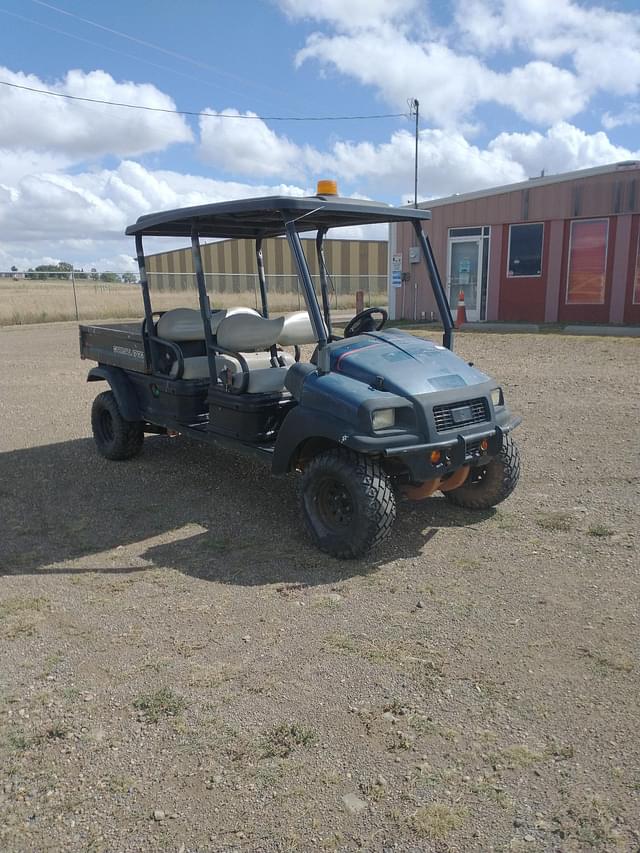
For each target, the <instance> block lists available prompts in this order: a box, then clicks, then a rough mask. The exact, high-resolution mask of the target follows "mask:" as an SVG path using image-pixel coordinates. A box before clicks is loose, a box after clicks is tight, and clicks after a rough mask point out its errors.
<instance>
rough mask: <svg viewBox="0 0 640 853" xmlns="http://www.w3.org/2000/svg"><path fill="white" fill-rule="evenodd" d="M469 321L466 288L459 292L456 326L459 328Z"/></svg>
mask: <svg viewBox="0 0 640 853" xmlns="http://www.w3.org/2000/svg"><path fill="white" fill-rule="evenodd" d="M466 322H467V309H466V307H465V304H464V290H461V291H460V293H459V294H458V312H457V314H456V328H457V329H459V328H460V326H462V325H463V324H464V323H466Z"/></svg>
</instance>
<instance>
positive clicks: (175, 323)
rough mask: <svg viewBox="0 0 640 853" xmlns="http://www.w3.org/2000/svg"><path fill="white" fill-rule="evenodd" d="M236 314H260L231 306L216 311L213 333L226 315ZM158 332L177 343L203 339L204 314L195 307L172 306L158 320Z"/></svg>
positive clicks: (159, 334) (251, 309)
mask: <svg viewBox="0 0 640 853" xmlns="http://www.w3.org/2000/svg"><path fill="white" fill-rule="evenodd" d="M234 314H250V315H252V316H254V317H259V316H260V314H258V312H257V311H255V310H254V309H253V308H229V309H226V310H223V311H214V312H213V313H212V314H211V331H212V332H213V334H214V335H215V334H216V332H217V331H218V326H219V325H220V323H221V322H222V321H223V320H224V318H225V317H230V316H232V315H234ZM157 333H158V337H159V338H164V339H165V340H166V341H174V342H176V343H180V342H181V341H203V340H204V326H203V324H202V315H201V314H200V311H198V310H196V309H195V308H172V309H171V310H170V311H165V312H164V314H163V315H162V317H160V319H159V320H158V325H157Z"/></svg>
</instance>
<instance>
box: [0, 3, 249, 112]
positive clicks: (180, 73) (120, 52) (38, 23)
mask: <svg viewBox="0 0 640 853" xmlns="http://www.w3.org/2000/svg"><path fill="white" fill-rule="evenodd" d="M0 12H1V13H2V14H3V15H10V16H11V17H12V18H18V20H20V21H24V22H25V23H27V24H33V25H34V26H36V27H42V28H43V29H45V30H49V31H50V32H52V33H56V34H57V35H61V36H66V37H67V38H71V39H75V40H76V41H80V42H83V43H84V44H89V45H91V46H92V47H97V48H100V49H101V50H108V51H110V52H111V53H117V54H118V55H119V56H126V57H127V59H134V60H135V61H136V62H144V63H145V65H151V66H152V67H153V68H159V69H160V70H162V71H168V72H169V73H170V74H177V75H178V76H180V77H185V78H186V79H187V80H193V81H194V82H196V83H200V84H203V83H205V84H206V85H208V86H214V87H215V88H216V89H222V88H223V87H222V85H221V84H219V83H211V82H209V81H206V80H203V79H202V78H201V77H194V75H193V74H188V73H187V72H186V71H178V70H177V69H175V68H170V67H169V66H168V65H161V64H160V63H159V62H153V61H152V60H150V59H143V57H141V56H136V55H135V54H133V53H127V52H126V51H124V50H118V48H117V47H110V46H109V45H106V44H103V43H102V42H98V41H93V40H92V39H88V38H84V37H83V36H79V35H76V33H70V32H68V31H67V30H61V29H59V28H58V27H52V26H50V25H49V24H45V23H43V22H42V21H36V20H34V19H33V18H26V17H25V16H24V15H19V14H18V13H17V12H10V11H9V9H3V8H1V7H0ZM224 91H225V92H229V93H230V94H233V95H241V94H242V93H241V92H238V91H237V90H235V89H228V88H227V87H226V86H225V87H224ZM243 96H244V95H243Z"/></svg>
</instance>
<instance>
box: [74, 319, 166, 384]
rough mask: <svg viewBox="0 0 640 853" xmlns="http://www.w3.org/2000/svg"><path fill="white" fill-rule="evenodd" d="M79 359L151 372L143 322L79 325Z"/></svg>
mask: <svg viewBox="0 0 640 853" xmlns="http://www.w3.org/2000/svg"><path fill="white" fill-rule="evenodd" d="M80 358H88V359H90V360H91V361H97V362H98V364H110V365H113V367H123V368H124V369H125V370H133V371H135V372H136V373H151V363H150V359H149V353H148V352H147V350H146V347H145V344H144V338H143V336H142V323H141V322H139V321H138V322H134V323H108V324H106V325H104V326H86V325H81V326H80Z"/></svg>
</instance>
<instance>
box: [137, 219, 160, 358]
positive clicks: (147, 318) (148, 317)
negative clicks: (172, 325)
mask: <svg viewBox="0 0 640 853" xmlns="http://www.w3.org/2000/svg"><path fill="white" fill-rule="evenodd" d="M136 256H137V259H138V272H139V273H140V289H141V290H142V302H143V303H144V325H145V331H146V334H145V335H144V344H145V348H146V350H147V357H148V359H149V361H150V363H151V371H152V372H153V373H155V372H156V366H157V364H156V362H157V358H156V352H155V347H154V346H153V341H152V340H151V338H152V337H153V309H152V308H151V296H150V295H149V279H148V277H147V263H146V261H145V257H144V247H143V245H142V234H136Z"/></svg>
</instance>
